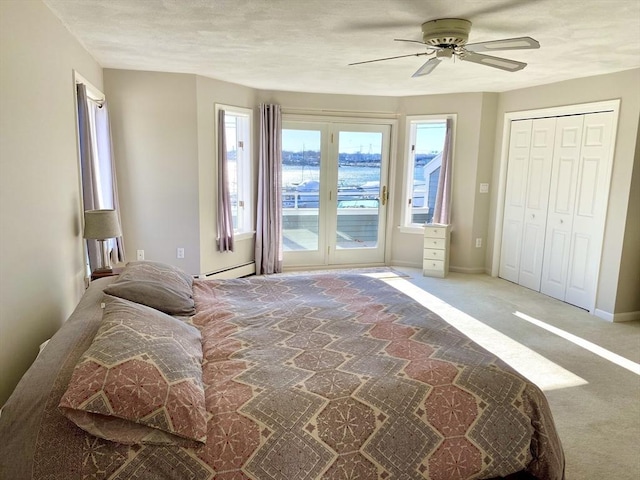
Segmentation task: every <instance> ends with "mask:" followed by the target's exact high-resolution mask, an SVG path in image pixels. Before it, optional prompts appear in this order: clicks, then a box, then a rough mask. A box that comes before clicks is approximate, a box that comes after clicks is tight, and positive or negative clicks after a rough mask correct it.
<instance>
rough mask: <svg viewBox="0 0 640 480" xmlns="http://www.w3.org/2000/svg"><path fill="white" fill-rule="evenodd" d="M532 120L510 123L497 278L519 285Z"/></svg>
mask: <svg viewBox="0 0 640 480" xmlns="http://www.w3.org/2000/svg"><path fill="white" fill-rule="evenodd" d="M532 125H533V121H532V120H519V121H514V122H512V123H511V134H510V139H509V163H508V165H507V188H506V192H505V206H504V220H503V226H502V247H501V252H500V271H499V275H500V277H501V278H504V279H505V280H509V281H511V282H515V283H518V280H519V276H520V256H521V251H522V229H523V221H524V211H525V202H526V188H527V175H528V172H529V154H530V146H531V128H532Z"/></svg>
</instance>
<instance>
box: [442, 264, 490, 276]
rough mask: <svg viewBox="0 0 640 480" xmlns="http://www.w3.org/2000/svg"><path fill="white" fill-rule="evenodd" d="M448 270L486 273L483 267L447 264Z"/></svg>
mask: <svg viewBox="0 0 640 480" xmlns="http://www.w3.org/2000/svg"><path fill="white" fill-rule="evenodd" d="M449 271H450V272H456V273H473V274H477V273H486V270H485V269H484V267H474V268H469V267H454V266H449Z"/></svg>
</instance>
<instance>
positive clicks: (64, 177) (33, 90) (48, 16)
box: [0, 0, 102, 404]
mask: <svg viewBox="0 0 640 480" xmlns="http://www.w3.org/2000/svg"><path fill="white" fill-rule="evenodd" d="M0 64H1V65H2V68H1V69H0V132H1V136H2V137H1V138H2V141H0V247H1V248H0V404H3V403H4V401H5V400H6V398H7V397H8V396H9V394H10V393H11V391H12V390H13V387H14V386H15V384H16V383H17V381H18V379H19V378H20V376H21V375H22V374H23V373H24V371H25V370H26V369H27V367H28V366H29V365H30V363H31V362H32V361H33V359H34V358H35V356H36V354H37V352H38V345H39V344H40V343H41V342H43V341H44V340H46V339H47V338H49V337H50V336H51V335H52V334H53V333H54V332H55V331H56V330H57V329H58V328H59V327H60V325H61V323H62V322H63V321H64V320H65V319H66V318H67V316H68V315H69V314H70V313H71V311H72V310H73V308H74V307H75V305H76V303H77V301H78V300H79V298H80V295H81V294H82V292H83V289H84V262H83V246H82V242H83V240H82V235H81V212H82V209H81V203H80V180H79V167H78V154H77V133H76V132H77V129H76V112H75V100H74V95H75V86H74V78H73V70H74V69H75V70H77V71H78V72H79V73H80V74H81V75H82V76H83V77H84V78H86V79H87V80H88V81H90V82H91V83H92V84H94V85H95V86H96V87H98V88H101V87H102V69H101V68H100V66H99V65H98V64H97V63H96V62H95V60H94V59H93V58H92V57H91V56H90V55H89V54H88V53H87V52H86V51H85V50H84V49H83V48H82V46H81V45H80V44H79V43H78V42H77V41H76V40H75V39H74V38H73V37H72V36H71V35H70V34H69V32H68V31H67V30H66V29H65V28H64V26H63V25H62V24H61V23H60V21H59V20H58V19H57V18H56V17H55V16H54V15H53V13H51V11H50V10H49V9H48V8H47V7H46V6H45V5H44V4H43V3H41V2H39V1H38V2H35V1H30V2H27V1H11V0H3V1H1V2H0Z"/></svg>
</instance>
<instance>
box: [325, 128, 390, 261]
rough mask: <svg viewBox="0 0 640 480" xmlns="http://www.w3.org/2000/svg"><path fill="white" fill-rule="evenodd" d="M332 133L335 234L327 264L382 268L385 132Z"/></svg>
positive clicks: (353, 130) (350, 130)
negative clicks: (335, 144) (376, 265)
mask: <svg viewBox="0 0 640 480" xmlns="http://www.w3.org/2000/svg"><path fill="white" fill-rule="evenodd" d="M335 128H336V131H335V135H334V139H336V140H337V168H336V178H337V196H336V203H335V207H334V212H333V213H334V216H335V229H334V230H331V229H330V230H331V231H333V232H334V233H333V239H332V243H333V247H334V248H333V252H334V253H333V255H330V256H331V259H330V261H331V263H377V262H382V261H384V234H385V231H384V225H385V222H384V218H385V215H384V212H385V211H386V195H387V185H386V175H387V163H388V151H389V133H390V132H389V127H388V126H384V125H336V126H335ZM332 206H333V205H332ZM331 251H332V250H331V249H330V252H331Z"/></svg>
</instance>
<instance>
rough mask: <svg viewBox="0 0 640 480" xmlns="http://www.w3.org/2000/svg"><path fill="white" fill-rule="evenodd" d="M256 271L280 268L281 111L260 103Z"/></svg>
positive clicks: (272, 271)
mask: <svg viewBox="0 0 640 480" xmlns="http://www.w3.org/2000/svg"><path fill="white" fill-rule="evenodd" d="M258 156H259V158H258V161H259V165H258V201H257V209H256V248H255V255H256V273H258V274H269V273H278V272H281V271H282V112H281V110H280V105H265V104H262V105H260V145H259V152H258Z"/></svg>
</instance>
